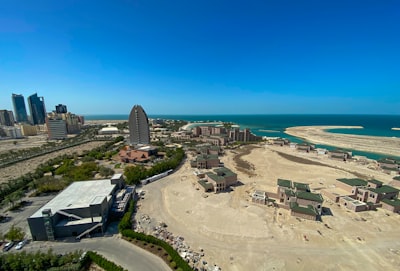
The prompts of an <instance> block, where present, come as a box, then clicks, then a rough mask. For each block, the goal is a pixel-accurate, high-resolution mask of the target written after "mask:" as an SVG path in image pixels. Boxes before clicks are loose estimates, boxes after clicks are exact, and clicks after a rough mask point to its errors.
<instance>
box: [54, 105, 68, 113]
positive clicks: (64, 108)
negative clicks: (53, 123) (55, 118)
mask: <svg viewBox="0 0 400 271" xmlns="http://www.w3.org/2000/svg"><path fill="white" fill-rule="evenodd" d="M67 112H68V110H67V106H66V105H65V104H59V105H56V113H58V114H64V113H67Z"/></svg>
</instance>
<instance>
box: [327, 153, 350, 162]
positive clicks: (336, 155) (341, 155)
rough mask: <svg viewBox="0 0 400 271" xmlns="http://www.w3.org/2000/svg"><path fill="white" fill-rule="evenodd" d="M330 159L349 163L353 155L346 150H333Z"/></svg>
mask: <svg viewBox="0 0 400 271" xmlns="http://www.w3.org/2000/svg"><path fill="white" fill-rule="evenodd" d="M328 154H329V157H330V158H332V159H336V160H341V161H347V160H349V159H350V158H351V156H352V153H351V152H349V151H344V150H331V151H329V152H328Z"/></svg>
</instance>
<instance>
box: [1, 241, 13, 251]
mask: <svg viewBox="0 0 400 271" xmlns="http://www.w3.org/2000/svg"><path fill="white" fill-rule="evenodd" d="M13 245H14V242H12V241H11V242H8V243H7V244H5V245H4V247H3V251H9V250H10V249H11V248H12V247H13Z"/></svg>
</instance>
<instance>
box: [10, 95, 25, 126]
mask: <svg viewBox="0 0 400 271" xmlns="http://www.w3.org/2000/svg"><path fill="white" fill-rule="evenodd" d="M11 99H12V102H13V106H14V113H15V118H16V119H17V122H28V114H27V113H26V106H25V100H24V96H22V95H20V94H13V95H12V97H11Z"/></svg>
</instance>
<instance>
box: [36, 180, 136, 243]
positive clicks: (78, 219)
mask: <svg viewBox="0 0 400 271" xmlns="http://www.w3.org/2000/svg"><path fill="white" fill-rule="evenodd" d="M123 186H124V185H123V179H122V176H121V175H118V174H116V175H114V176H113V177H112V178H111V179H104V180H97V181H82V182H74V183H72V184H71V185H70V186H68V187H67V188H66V189H64V190H63V191H62V192H60V193H59V194H58V195H57V196H56V197H55V198H53V199H52V200H50V201H49V202H48V203H46V204H45V205H44V206H43V207H42V208H40V209H39V210H38V211H36V212H35V213H34V214H33V215H32V216H30V217H29V218H28V225H29V228H30V231H31V235H32V239H33V240H34V241H53V240H56V239H57V238H63V237H71V236H75V237H76V238H77V239H80V238H81V237H83V236H85V235H87V234H91V233H93V232H104V230H105V228H106V226H107V222H108V220H109V219H108V218H109V215H110V214H111V212H112V210H113V209H115V210H116V212H119V211H120V210H126V206H127V204H128V203H129V198H130V197H131V194H132V193H133V191H132V192H131V194H130V195H128V196H126V192H127V191H126V190H124V189H123Z"/></svg>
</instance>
